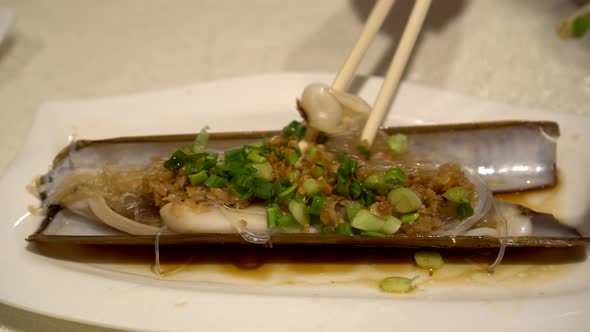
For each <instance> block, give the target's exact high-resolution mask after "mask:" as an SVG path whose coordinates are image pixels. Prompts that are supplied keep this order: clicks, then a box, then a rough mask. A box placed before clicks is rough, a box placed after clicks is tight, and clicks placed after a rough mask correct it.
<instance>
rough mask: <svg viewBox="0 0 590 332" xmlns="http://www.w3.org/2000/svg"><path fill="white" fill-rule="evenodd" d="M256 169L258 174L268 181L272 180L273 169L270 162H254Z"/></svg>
mask: <svg viewBox="0 0 590 332" xmlns="http://www.w3.org/2000/svg"><path fill="white" fill-rule="evenodd" d="M252 167H254V168H255V169H256V176H257V177H259V178H261V179H264V180H266V181H272V179H273V169H272V166H271V165H270V163H268V162H266V163H262V164H254V165H252Z"/></svg>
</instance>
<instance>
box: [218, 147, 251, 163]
mask: <svg viewBox="0 0 590 332" xmlns="http://www.w3.org/2000/svg"><path fill="white" fill-rule="evenodd" d="M223 156H224V163H225V164H226V165H227V164H229V163H231V162H235V161H237V162H240V163H244V162H245V161H246V151H245V150H244V148H243V147H242V148H239V149H233V150H227V151H225V152H224V154H223Z"/></svg>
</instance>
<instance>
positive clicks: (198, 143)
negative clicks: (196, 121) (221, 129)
mask: <svg viewBox="0 0 590 332" xmlns="http://www.w3.org/2000/svg"><path fill="white" fill-rule="evenodd" d="M208 129H209V127H204V128H203V129H201V132H200V133H199V135H197V137H196V138H195V141H194V142H193V145H192V151H193V152H195V153H201V152H205V146H206V145H207V142H208V141H209V134H208V133H207V130H208Z"/></svg>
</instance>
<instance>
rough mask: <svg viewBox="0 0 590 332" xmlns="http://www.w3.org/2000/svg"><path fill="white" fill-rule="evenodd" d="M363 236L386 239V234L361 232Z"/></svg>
mask: <svg viewBox="0 0 590 332" xmlns="http://www.w3.org/2000/svg"><path fill="white" fill-rule="evenodd" d="M361 235H362V236H373V237H385V234H383V233H379V232H370V231H364V232H361Z"/></svg>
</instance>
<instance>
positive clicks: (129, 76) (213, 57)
mask: <svg viewBox="0 0 590 332" xmlns="http://www.w3.org/2000/svg"><path fill="white" fill-rule="evenodd" d="M397 2H398V4H397V5H396V7H395V9H394V13H393V15H392V17H390V19H389V21H388V23H387V24H386V26H385V27H384V29H383V30H382V31H381V33H380V35H379V36H378V37H377V39H376V41H375V43H374V45H373V47H372V49H371V50H370V51H369V53H368V55H367V56H366V59H365V61H364V62H363V64H362V65H361V69H360V73H361V74H374V75H383V74H384V72H385V71H386V69H387V66H388V63H389V60H390V57H391V54H392V52H393V48H394V47H395V45H396V40H397V39H398V37H399V35H400V33H401V29H402V24H403V22H404V20H405V17H406V16H407V15H408V12H409V10H410V4H411V2H410V1H404V0H398V1H397ZM574 4H575V1H568V0H526V1H525V0H519V1H512V0H478V1H466V0H435V1H434V4H433V7H432V9H431V12H430V14H429V16H428V19H427V21H426V26H425V29H424V31H423V34H422V36H421V38H420V40H419V42H418V44H417V46H416V49H415V52H414V56H413V58H412V61H411V63H410V65H409V68H408V70H407V73H406V76H405V79H407V80H412V81H417V82H422V83H424V84H427V85H431V86H436V87H441V88H445V89H449V90H453V91H457V92H460V93H463V94H468V95H474V96H480V97H485V98H489V99H495V100H499V101H504V102H506V103H513V104H518V105H524V106H527V107H531V108H536V109H545V110H549V111H555V112H577V113H590V107H589V106H588V105H589V102H588V101H589V100H590V63H589V59H590V36H586V37H585V38H583V39H581V40H569V41H562V40H560V39H558V38H557V36H556V34H555V27H556V25H557V24H558V23H559V21H560V20H561V19H563V18H565V17H567V16H568V15H569V14H571V12H572V11H573V9H574ZM371 5H372V1H368V0H350V1H343V0H330V1H328V0H324V1H315V0H299V1H295V0H293V1H291V0H288V1H284V0H256V1H238V0H236V1H215V0H177V1H155V0H154V1H143V0H125V1H100V0H86V1H78V0H37V1H18V0H0V7H12V8H14V9H15V10H16V15H17V20H16V24H15V25H14V26H13V29H12V31H11V33H10V34H9V35H8V37H7V38H6V39H5V40H4V42H3V43H2V45H0V123H1V124H2V130H0V170H2V169H4V168H5V167H6V165H7V164H8V163H9V162H10V160H11V159H12V158H13V157H14V155H15V154H16V153H17V151H18V149H19V147H20V145H21V144H22V142H23V140H24V138H25V136H26V134H27V132H28V130H29V127H30V125H31V120H32V117H33V115H34V113H35V111H36V110H37V108H38V106H39V104H40V103H42V102H44V101H47V100H55V99H63V98H68V99H69V98H92V97H96V96H104V95H116V94H128V93H134V92H139V91H145V90H153V89H161V88H167V87H173V86H178V85H185V84H190V83H194V82H197V81H205V80H211V79H218V78H226V77H231V76H243V75H249V74H256V73H262V72H277V71H329V72H333V71H337V70H338V68H339V66H340V65H341V63H342V61H343V59H344V57H345V55H346V53H347V51H348V50H349V49H350V47H351V46H352V44H353V43H354V41H355V39H356V37H357V35H358V32H359V30H360V27H361V26H362V22H363V21H364V19H365V18H366V16H367V14H368V12H369V10H370V8H371ZM3 268H9V267H3ZM78 330H85V331H103V329H101V328H98V327H90V326H86V325H82V324H78V323H73V322H68V321H64V320H59V319H55V318H48V317H44V316H40V315H37V314H33V313H29V312H25V311H21V310H19V309H16V308H12V307H9V306H5V305H0V331H78Z"/></svg>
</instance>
